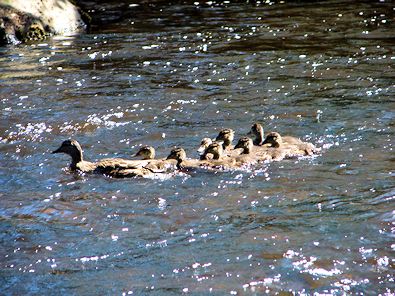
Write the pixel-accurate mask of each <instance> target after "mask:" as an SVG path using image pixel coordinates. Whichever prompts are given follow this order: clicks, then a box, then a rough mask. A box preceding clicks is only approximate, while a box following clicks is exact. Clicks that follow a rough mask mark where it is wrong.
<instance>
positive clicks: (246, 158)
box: [235, 137, 263, 165]
mask: <svg viewBox="0 0 395 296" xmlns="http://www.w3.org/2000/svg"><path fill="white" fill-rule="evenodd" d="M235 149H240V150H241V152H240V155H239V156H236V157H235V159H236V163H237V164H239V165H243V164H252V163H255V162H257V161H258V160H263V157H259V155H257V154H256V153H255V152H256V151H255V150H256V149H254V143H253V141H252V139H251V138H249V137H242V138H240V139H239V141H238V142H237V144H236V146H235Z"/></svg>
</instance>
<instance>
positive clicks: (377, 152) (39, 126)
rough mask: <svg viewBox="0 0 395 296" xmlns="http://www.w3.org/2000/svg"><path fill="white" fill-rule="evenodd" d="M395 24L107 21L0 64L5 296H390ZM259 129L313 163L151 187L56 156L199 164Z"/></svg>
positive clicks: (378, 4) (326, 7) (151, 9)
mask: <svg viewBox="0 0 395 296" xmlns="http://www.w3.org/2000/svg"><path fill="white" fill-rule="evenodd" d="M394 7H395V6H394V5H393V2H391V1H355V2H354V1H325V2H313V3H311V2H290V3H288V2H285V3H284V2H275V3H272V2H269V1H266V2H265V1H262V2H259V1H257V2H254V3H231V2H229V1H224V2H215V1H209V2H195V3H190V4H160V5H159V4H158V5H148V4H144V5H137V4H130V5H126V6H122V7H119V6H117V5H115V4H113V5H111V3H110V4H108V6H107V8H106V9H107V10H106V11H104V12H102V13H103V18H106V19H107V22H103V24H102V25H100V26H99V25H96V26H94V27H93V28H92V31H91V32H89V33H87V34H81V35H77V36H69V37H54V38H50V39H47V40H45V41H42V42H34V43H30V44H23V45H18V46H9V47H4V48H1V49H0V108H1V115H0V184H1V186H0V244H1V248H0V287H1V288H0V294H2V295H60V294H63V295H129V294H133V295H180V294H185V295H188V294H190V295H262V294H265V293H268V294H279V295H288V294H290V295H292V294H296V295H312V294H314V293H315V295H323V294H326V295H328V294H331V295H348V294H353V295H362V294H366V295H379V294H381V295H393V293H395V283H394V281H395V276H394V267H395V259H394V251H395V239H394V229H395V228H394V227H395V225H394V223H395V207H394V199H395V182H394V175H395V171H394V170H395V165H394V161H395V158H394V150H393V149H394V143H395V142H394V134H395V131H394V119H395V104H394V103H395V101H394V96H395V87H394V86H395V79H394V78H395V70H394V66H395V52H394V49H395V41H394V40H395V39H394V36H395V29H394V28H395V27H394V15H395V11H394ZM120 10H122V13H123V17H119V19H117V16H119V14H120ZM108 20H111V21H108ZM255 121H259V122H261V123H263V124H264V126H265V130H266V131H278V132H280V133H281V134H284V135H293V136H297V137H300V138H302V139H304V140H306V141H309V142H312V143H314V144H315V145H317V146H318V147H321V148H322V153H321V154H319V155H317V156H315V157H305V158H300V159H291V160H283V161H280V162H272V163H265V164H259V165H255V166H252V167H251V168H249V169H244V170H228V171H218V172H213V171H204V170H201V171H198V172H191V173H183V174H176V175H173V176H171V177H168V178H157V179H142V178H131V179H111V178H108V177H105V176H100V175H78V174H74V173H71V172H70V171H69V170H68V169H67V167H68V164H69V162H70V158H69V157H68V156H67V155H59V154H56V155H52V154H51V153H50V152H51V151H53V150H54V149H56V148H58V147H59V145H60V144H61V142H62V141H63V140H65V139H68V138H74V139H77V140H78V141H79V142H80V143H81V145H82V147H83V149H84V156H85V159H87V160H92V161H94V160H97V159H101V158H105V157H124V158H129V157H131V155H132V154H133V153H135V152H136V150H137V149H138V147H139V146H140V145H143V144H146V145H152V146H154V147H155V148H156V150H157V155H158V157H165V156H166V155H167V154H168V153H169V151H170V149H171V148H172V147H173V146H181V147H184V148H185V149H186V151H187V154H188V156H189V157H192V158H196V157H197V152H196V149H197V147H198V145H199V142H200V140H201V139H202V138H203V137H215V136H216V134H217V133H218V131H219V130H220V129H221V128H225V127H227V128H232V129H234V130H235V132H236V138H238V137H240V136H243V135H245V134H246V133H247V132H248V130H249V128H250V126H251V124H252V123H253V122H255Z"/></svg>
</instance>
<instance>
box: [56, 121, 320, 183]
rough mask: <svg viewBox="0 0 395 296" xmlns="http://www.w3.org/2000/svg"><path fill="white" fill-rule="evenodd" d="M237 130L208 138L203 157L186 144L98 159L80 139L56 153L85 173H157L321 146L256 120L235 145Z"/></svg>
mask: <svg viewBox="0 0 395 296" xmlns="http://www.w3.org/2000/svg"><path fill="white" fill-rule="evenodd" d="M233 140H234V131H233V130H232V129H229V128H225V129H222V130H221V131H220V132H219V134H218V136H217V137H216V139H215V140H211V139H210V138H204V139H203V140H202V142H201V145H200V147H199V149H198V152H199V153H200V159H187V156H186V152H185V150H184V149H183V148H179V147H176V148H173V149H172V150H171V152H170V154H169V155H168V156H167V158H165V159H155V149H154V148H153V147H151V146H143V147H141V148H140V150H139V151H138V152H137V153H136V154H135V155H134V157H138V158H140V159H123V158H106V159H102V160H99V161H97V162H89V161H86V160H84V158H83V154H82V148H81V146H80V144H79V143H78V142H77V141H76V140H66V141H64V142H63V143H62V145H61V146H60V147H59V148H58V149H57V150H55V151H53V152H52V153H65V154H68V155H70V156H71V159H72V161H71V164H70V169H71V170H72V171H78V172H81V173H97V174H103V175H106V176H109V177H113V178H127V177H154V176H155V175H156V174H162V173H171V172H174V171H176V170H181V171H186V170H193V169H198V168H202V169H214V170H220V169H238V168H243V167H246V166H248V165H252V164H256V163H258V162H265V161H266V162H267V161H273V160H274V161H279V160H282V159H286V158H294V157H299V156H308V155H314V154H317V153H318V152H319V151H320V149H319V148H317V147H315V146H314V145H313V144H312V143H308V142H303V141H302V140H300V139H298V138H295V137H291V136H283V137H282V136H281V135H280V134H279V133H277V132H270V133H268V134H267V135H266V137H265V136H264V131H263V127H262V125H261V124H259V123H254V124H253V125H252V127H251V130H250V132H249V133H248V134H247V136H245V137H242V138H240V139H239V141H238V142H237V144H236V145H235V146H233V145H232V142H233Z"/></svg>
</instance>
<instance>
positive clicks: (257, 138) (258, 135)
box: [247, 122, 264, 146]
mask: <svg viewBox="0 0 395 296" xmlns="http://www.w3.org/2000/svg"><path fill="white" fill-rule="evenodd" d="M247 136H250V137H252V138H253V140H254V145H256V146H261V145H262V142H263V139H264V132H263V126H262V124H260V123H258V122H255V123H254V124H253V125H252V126H251V130H250V131H249V133H248V134H247Z"/></svg>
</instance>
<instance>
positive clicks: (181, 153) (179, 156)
mask: <svg viewBox="0 0 395 296" xmlns="http://www.w3.org/2000/svg"><path fill="white" fill-rule="evenodd" d="M186 158H187V154H186V152H185V150H184V149H183V148H179V147H176V148H173V149H172V150H171V151H170V154H169V156H167V158H166V159H175V160H177V167H178V168H180V167H181V163H182V162H183V161H184V160H185V159H186Z"/></svg>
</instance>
